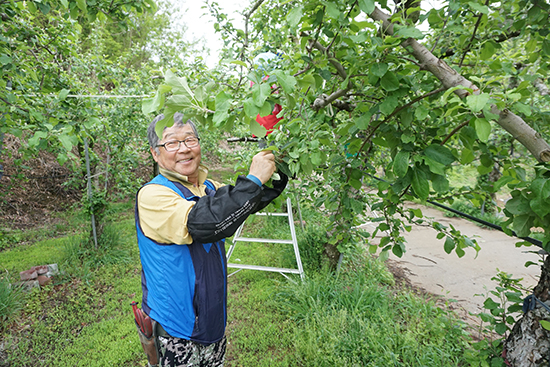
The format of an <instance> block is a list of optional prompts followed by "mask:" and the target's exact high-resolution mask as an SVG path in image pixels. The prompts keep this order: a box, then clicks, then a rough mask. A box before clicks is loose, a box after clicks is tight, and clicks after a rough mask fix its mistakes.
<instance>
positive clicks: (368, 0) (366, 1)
mask: <svg viewBox="0 0 550 367" xmlns="http://www.w3.org/2000/svg"><path fill="white" fill-rule="evenodd" d="M374 7H375V4H374V0H359V9H361V11H362V12H364V13H365V14H367V15H370V14H371V13H372V12H373V11H374Z"/></svg>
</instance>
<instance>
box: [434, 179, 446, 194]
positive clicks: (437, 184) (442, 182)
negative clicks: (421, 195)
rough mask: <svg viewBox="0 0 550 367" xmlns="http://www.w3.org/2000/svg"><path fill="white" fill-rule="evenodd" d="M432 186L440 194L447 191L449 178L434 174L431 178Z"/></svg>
mask: <svg viewBox="0 0 550 367" xmlns="http://www.w3.org/2000/svg"><path fill="white" fill-rule="evenodd" d="M432 187H433V188H434V190H435V191H436V192H438V193H440V194H444V193H446V192H449V180H447V179H446V178H445V177H444V176H441V175H436V176H435V177H434V178H433V179H432Z"/></svg>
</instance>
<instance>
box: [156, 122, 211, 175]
mask: <svg viewBox="0 0 550 367" xmlns="http://www.w3.org/2000/svg"><path fill="white" fill-rule="evenodd" d="M191 136H195V133H194V132H193V129H192V128H191V126H189V125H183V126H176V125H174V126H172V127H170V128H167V129H165V130H164V132H163V133H162V140H161V141H160V142H159V144H164V143H166V142H168V141H172V140H185V139H186V138H189V137H191ZM158 149H159V153H158V154H157V152H155V150H154V149H153V148H151V153H152V154H153V159H154V160H155V161H156V162H157V163H158V165H159V167H162V168H164V169H166V170H168V171H172V172H177V173H179V174H180V175H184V176H187V177H188V179H189V182H191V183H193V184H195V185H197V184H198V178H199V165H200V163H201V146H200V144H199V145H197V146H196V147H193V148H187V147H186V146H185V144H184V143H181V144H180V147H179V149H178V150H176V151H174V152H167V151H166V149H164V147H159V148H158Z"/></svg>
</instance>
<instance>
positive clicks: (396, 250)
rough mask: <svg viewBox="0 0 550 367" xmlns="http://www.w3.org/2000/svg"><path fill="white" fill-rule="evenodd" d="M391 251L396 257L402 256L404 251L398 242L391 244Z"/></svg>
mask: <svg viewBox="0 0 550 367" xmlns="http://www.w3.org/2000/svg"><path fill="white" fill-rule="evenodd" d="M391 251H392V252H393V254H394V255H395V256H397V257H402V256H403V253H404V251H403V247H402V246H401V245H400V244H395V245H393V246H392V248H391Z"/></svg>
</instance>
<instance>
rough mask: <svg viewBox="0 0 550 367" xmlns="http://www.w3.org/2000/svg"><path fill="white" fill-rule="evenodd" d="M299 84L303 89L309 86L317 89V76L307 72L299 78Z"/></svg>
mask: <svg viewBox="0 0 550 367" xmlns="http://www.w3.org/2000/svg"><path fill="white" fill-rule="evenodd" d="M297 82H298V85H299V86H300V88H302V89H303V90H306V89H307V88H311V89H315V87H316V82H315V78H314V77H313V75H311V74H306V75H304V76H303V77H302V78H300V79H297Z"/></svg>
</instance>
